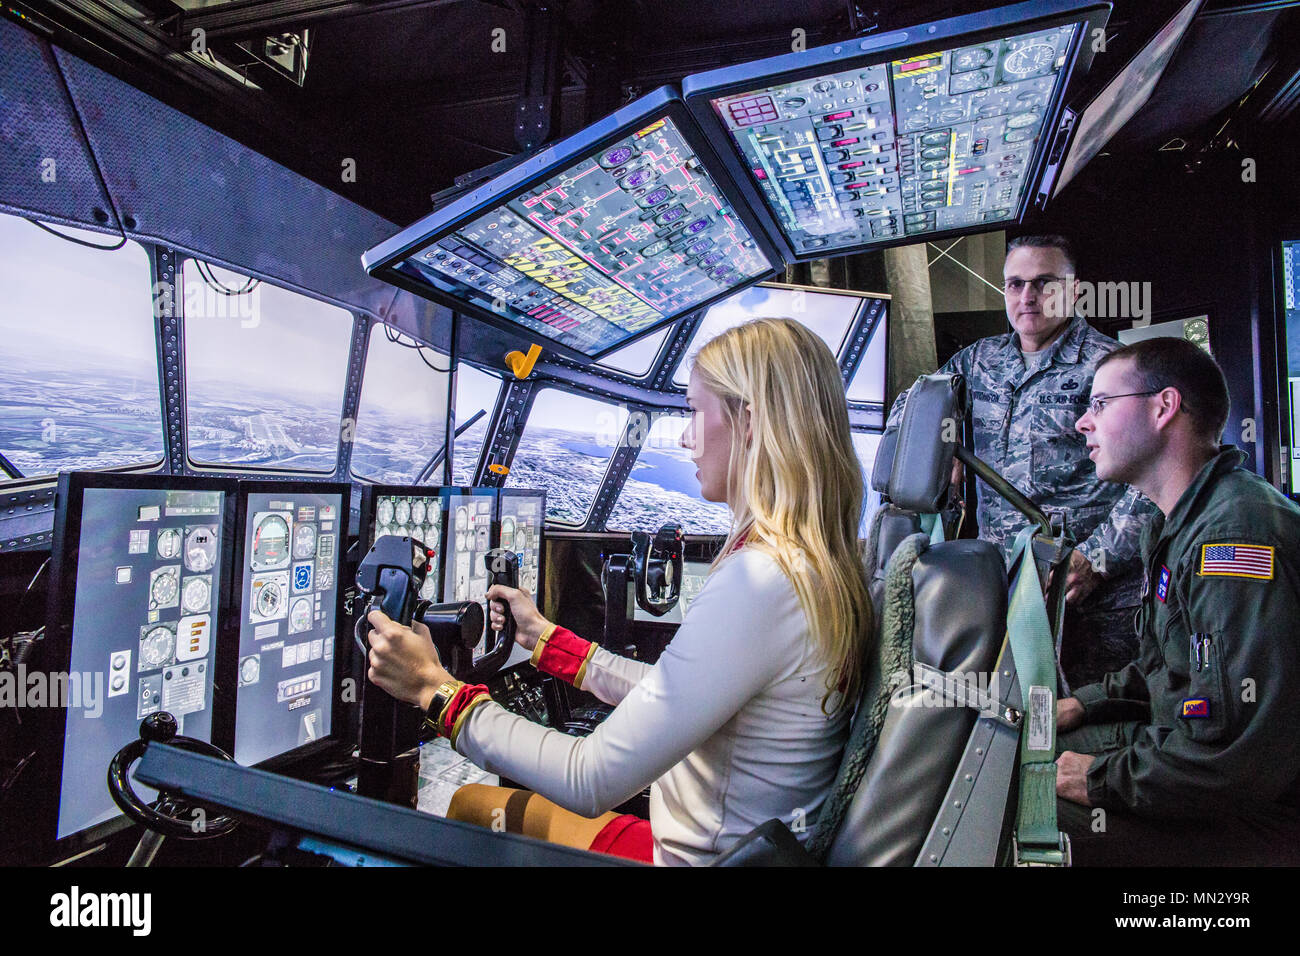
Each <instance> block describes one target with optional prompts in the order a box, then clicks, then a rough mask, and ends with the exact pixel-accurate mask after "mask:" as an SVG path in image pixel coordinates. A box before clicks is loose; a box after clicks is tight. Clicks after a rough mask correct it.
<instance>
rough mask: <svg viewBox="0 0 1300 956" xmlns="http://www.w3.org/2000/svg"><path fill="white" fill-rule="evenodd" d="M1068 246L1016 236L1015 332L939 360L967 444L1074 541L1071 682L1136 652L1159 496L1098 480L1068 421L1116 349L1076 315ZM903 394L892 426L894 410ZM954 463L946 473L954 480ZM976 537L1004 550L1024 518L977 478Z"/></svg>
mask: <svg viewBox="0 0 1300 956" xmlns="http://www.w3.org/2000/svg"><path fill="white" fill-rule="evenodd" d="M1076 262H1077V259H1076V256H1075V253H1074V250H1073V249H1072V247H1071V244H1070V243H1069V241H1068V240H1066V239H1065V238H1064V237H1062V236H1021V237H1019V238H1017V239H1013V240H1012V241H1011V242H1010V243H1009V244H1008V246H1007V258H1006V262H1005V264H1004V265H1003V267H1002V275H1003V290H1004V293H1005V297H1006V310H1007V321H1008V322H1010V324H1011V328H1012V331H1011V332H1010V333H1008V334H1006V335H995V336H990V337H988V338H984V339H980V340H979V341H978V342H976V343H975V344H973V345H970V346H968V347H967V348H964V349H962V350H961V351H960V352H958V353H957V354H956V355H954V356H953V357H952V358H951V359H950V360H949V361H948V362H947V364H945V365H944V366H943V368H942V369H940V372H944V373H954V372H955V373H959V374H961V375H962V377H963V378H964V379H965V380H966V383H967V389H968V392H969V395H970V408H971V416H970V417H971V431H972V436H971V437H972V440H973V444H974V446H975V454H976V455H977V456H978V457H980V458H981V459H983V460H984V461H985V462H987V463H988V464H989V465H991V466H992V467H993V468H994V470H995V471H997V472H998V473H999V474H1000V475H1002V477H1004V478H1006V479H1007V480H1008V481H1009V482H1011V484H1013V485H1015V486H1016V487H1017V488H1018V489H1020V490H1021V491H1022V492H1024V493H1025V494H1026V495H1028V496H1029V498H1030V499H1032V500H1033V502H1034V503H1035V504H1037V505H1038V506H1039V507H1040V508H1042V509H1043V511H1045V512H1048V513H1049V514H1052V515H1056V516H1059V518H1060V519H1061V520H1063V521H1064V523H1065V525H1066V530H1067V531H1068V532H1069V533H1070V535H1071V536H1072V537H1073V539H1074V540H1075V541H1077V542H1078V545H1077V546H1076V549H1075V551H1074V553H1073V554H1072V555H1071V558H1070V566H1069V568H1068V576H1067V579H1066V585H1065V587H1066V615H1065V628H1064V635H1063V638H1062V642H1061V649H1060V657H1061V660H1060V663H1061V669H1062V672H1063V674H1064V676H1065V678H1066V680H1067V681H1068V683H1069V684H1070V685H1071V686H1074V685H1082V684H1090V683H1092V682H1093V681H1096V680H1100V679H1101V677H1102V676H1103V675H1104V674H1106V673H1107V672H1108V671H1111V670H1115V669H1117V668H1120V667H1123V666H1124V665H1125V664H1127V663H1128V662H1129V661H1131V660H1133V659H1134V658H1135V657H1136V656H1137V634H1136V632H1135V631H1134V629H1133V616H1134V613H1135V611H1136V609H1137V606H1138V604H1139V603H1140V601H1141V595H1140V590H1141V585H1142V576H1141V568H1140V566H1139V560H1138V544H1139V542H1140V540H1141V536H1142V529H1143V528H1144V527H1145V526H1146V525H1147V523H1148V522H1149V521H1150V520H1151V518H1152V516H1153V515H1154V514H1155V506H1154V505H1153V504H1152V503H1151V502H1150V501H1148V500H1147V499H1145V498H1143V497H1142V496H1141V495H1140V494H1139V493H1138V492H1137V491H1135V490H1134V489H1132V488H1128V487H1125V486H1124V485H1122V484H1116V483H1112V482H1108V481H1104V480H1101V479H1099V477H1098V476H1097V474H1096V472H1095V470H1094V469H1093V466H1092V462H1090V461H1089V460H1088V457H1087V452H1086V449H1085V448H1084V440H1083V436H1081V435H1080V434H1079V433H1078V432H1076V431H1075V430H1074V423H1075V421H1076V420H1077V419H1078V417H1079V415H1080V414H1081V413H1082V412H1083V410H1084V408H1085V407H1086V405H1087V403H1088V390H1089V388H1090V387H1091V385H1092V374H1093V369H1094V368H1095V367H1096V364H1097V362H1098V361H1099V360H1100V359H1101V358H1102V356H1104V355H1106V354H1107V353H1109V352H1110V351H1112V350H1113V349H1116V348H1118V347H1119V343H1118V342H1116V341H1115V340H1114V339H1112V338H1109V337H1107V336H1105V335H1102V334H1101V333H1100V332H1098V331H1097V330H1096V329H1094V328H1092V327H1091V326H1089V325H1088V323H1087V321H1086V320H1085V319H1084V318H1083V317H1082V316H1078V315H1075V314H1074V313H1075V302H1076V299H1077V296H1078V289H1079V283H1078V281H1077V280H1076V279H1075V278H1074V276H1075V274H1076V272H1077V269H1076ZM904 402H905V395H900V396H899V397H898V399H897V400H896V401H895V402H894V407H893V409H892V410H891V411H890V414H889V422H888V424H889V425H890V426H891V427H896V426H897V425H898V423H899V422H900V421H901V419H902V410H903V404H904ZM960 468H961V466H960V465H957V466H955V468H954V475H953V483H954V484H958V483H959V482H960V477H959V476H960ZM977 493H978V498H979V504H978V510H977V515H976V517H977V523H978V525H979V536H980V538H982V539H983V540H985V541H991V542H993V543H994V544H996V545H998V546H999V547H1001V548H1002V550H1003V556H1004V557H1009V556H1010V553H1011V549H1012V547H1013V545H1014V544H1015V540H1016V534H1017V532H1019V531H1020V529H1021V528H1023V527H1025V525H1027V524H1028V523H1029V519H1028V518H1026V517H1025V516H1024V515H1023V514H1021V513H1020V512H1019V511H1017V510H1016V509H1015V508H1013V507H1012V506H1011V504H1010V503H1009V502H1008V501H1007V500H1006V499H1005V498H1003V497H1002V496H1001V495H999V494H998V493H997V492H995V491H993V490H992V489H991V488H988V487H987V486H985V485H984V483H983V482H980V483H979V485H978V492H977Z"/></svg>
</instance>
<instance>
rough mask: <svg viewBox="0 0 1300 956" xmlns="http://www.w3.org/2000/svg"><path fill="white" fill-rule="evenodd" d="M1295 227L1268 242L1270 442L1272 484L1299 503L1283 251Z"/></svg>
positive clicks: (1298, 234)
mask: <svg viewBox="0 0 1300 956" xmlns="http://www.w3.org/2000/svg"><path fill="white" fill-rule="evenodd" d="M1293 225H1294V228H1287V229H1282V230H1279V231H1278V232H1277V233H1275V234H1274V237H1273V241H1272V243H1271V245H1272V249H1271V250H1270V252H1271V257H1270V258H1271V263H1272V267H1273V314H1274V316H1275V317H1276V318H1275V322H1274V330H1273V341H1274V350H1275V351H1274V354H1275V355H1276V360H1277V367H1276V375H1275V378H1276V381H1277V389H1278V421H1277V435H1276V438H1275V440H1274V442H1273V453H1274V454H1276V455H1277V468H1276V470H1275V474H1276V476H1277V480H1276V481H1275V482H1274V483H1273V487H1275V488H1277V489H1278V490H1279V491H1280V492H1282V494H1284V495H1286V496H1287V497H1288V498H1290V499H1291V500H1292V501H1295V502H1300V491H1292V490H1291V485H1292V482H1293V481H1294V478H1293V477H1292V471H1293V470H1294V469H1295V465H1294V463H1295V461H1296V459H1295V458H1292V457H1291V450H1292V444H1291V417H1292V415H1295V414H1297V412H1300V409H1293V408H1292V407H1291V382H1290V378H1291V363H1290V359H1289V357H1288V352H1287V349H1288V339H1289V334H1288V333H1289V330H1288V328H1287V322H1286V251H1285V248H1284V247H1285V246H1287V245H1289V244H1295V245H1300V223H1293Z"/></svg>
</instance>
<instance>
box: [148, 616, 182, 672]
mask: <svg viewBox="0 0 1300 956" xmlns="http://www.w3.org/2000/svg"><path fill="white" fill-rule="evenodd" d="M175 650H176V635H175V633H173V632H172V629H171V628H170V627H163V626H162V625H159V626H158V627H155V628H153V629H152V630H150V631H149V632H148V633H147V634H145V636H144V637H143V638H142V639H141V641H140V663H141V665H143V668H144V669H145V670H153V668H155V667H162V666H163V665H164V664H166V663H167V662H168V661H170V660H171V659H172V652H173V651H175Z"/></svg>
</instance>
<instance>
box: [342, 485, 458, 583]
mask: <svg viewBox="0 0 1300 956" xmlns="http://www.w3.org/2000/svg"><path fill="white" fill-rule="evenodd" d="M442 491H443V489H441V488H438V487H430V486H427V485H366V486H365V487H364V488H363V489H362V505H361V522H362V526H363V527H362V549H361V550H362V552H363V553H364V552H365V551H366V550H368V549H369V548H370V546H371V545H373V544H374V543H375V540H376V539H378V538H380V537H382V536H384V535H386V534H395V535H399V536H402V537H408V538H414V539H415V540H417V541H419V542H421V543H422V544H424V546H425V550H426V552H432V558H431V560H430V562H429V572H428V576H427V577H426V578H425V579H424V586H423V587H421V588H420V597H421V598H422V599H423V600H425V601H435V602H436V601H438V600H439V597H440V595H441V593H442V573H443V569H442V524H443V520H444V515H443V507H444V505H445V499H444V497H443V494H442Z"/></svg>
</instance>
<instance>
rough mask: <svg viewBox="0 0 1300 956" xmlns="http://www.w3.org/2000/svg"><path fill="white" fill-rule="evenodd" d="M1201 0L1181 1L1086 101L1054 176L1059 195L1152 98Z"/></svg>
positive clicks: (1055, 193)
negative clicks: (1139, 48) (1151, 35)
mask: <svg viewBox="0 0 1300 956" xmlns="http://www.w3.org/2000/svg"><path fill="white" fill-rule="evenodd" d="M1202 2H1204V0H1189V2H1188V3H1186V4H1184V5H1183V6H1182V8H1181V9H1180V10H1179V11H1178V12H1177V13H1176V14H1174V15H1173V16H1172V17H1171V18H1170V19H1169V21H1168V22H1167V23H1165V25H1164V26H1163V27H1161V28H1160V30H1159V32H1158V33H1156V35H1155V37H1153V38H1152V40H1151V42H1150V43H1148V44H1147V45H1146V46H1144V47H1143V48H1142V49H1141V50H1140V51H1139V52H1138V54H1137V55H1136V56H1134V57H1133V59H1131V60H1129V62H1128V63H1127V64H1126V65H1125V66H1124V69H1122V70H1120V71H1119V73H1117V74H1116V75H1115V78H1114V79H1113V80H1111V81H1110V82H1109V83H1107V84H1106V86H1105V87H1103V88H1102V91H1101V92H1100V93H1098V94H1097V96H1096V97H1095V98H1094V99H1093V101H1092V102H1091V103H1089V104H1088V108H1087V109H1085V110H1084V111H1083V113H1082V114H1081V115H1080V117H1079V122H1078V123H1077V124H1076V126H1075V131H1074V139H1073V142H1072V143H1071V144H1070V151H1069V153H1068V154H1067V155H1066V157H1065V162H1064V163H1062V164H1061V172H1060V175H1058V176H1057V177H1056V186H1055V189H1054V191H1053V193H1052V194H1053V195H1054V196H1056V195H1060V192H1061V190H1062V189H1064V188H1065V187H1066V185H1067V184H1068V183H1069V182H1070V181H1071V180H1072V179H1074V177H1075V176H1077V175H1078V173H1079V170H1081V169H1083V167H1084V166H1086V165H1087V164H1088V162H1089V161H1090V160H1091V159H1092V158H1093V157H1094V156H1096V155H1097V154H1098V153H1100V152H1101V150H1102V147H1104V146H1105V145H1106V144H1107V143H1108V142H1110V140H1111V139H1112V138H1113V137H1114V135H1115V134H1116V133H1118V132H1119V131H1120V130H1121V129H1123V128H1124V125H1125V124H1126V123H1127V122H1128V121H1129V120H1131V119H1132V118H1133V117H1134V116H1136V115H1137V112H1138V110H1140V109H1141V108H1142V107H1143V106H1145V105H1146V103H1147V100H1149V99H1151V94H1152V93H1154V92H1155V89H1156V84H1158V83H1159V82H1160V77H1162V76H1163V75H1164V72H1165V68H1166V67H1167V66H1169V62H1170V61H1171V60H1172V59H1173V58H1174V53H1175V52H1176V51H1177V50H1178V45H1179V44H1180V43H1181V42H1182V39H1183V37H1184V35H1186V33H1187V28H1188V27H1190V26H1191V25H1192V20H1194V19H1195V18H1196V12H1197V11H1198V10H1199V9H1200V7H1201V4H1202Z"/></svg>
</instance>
